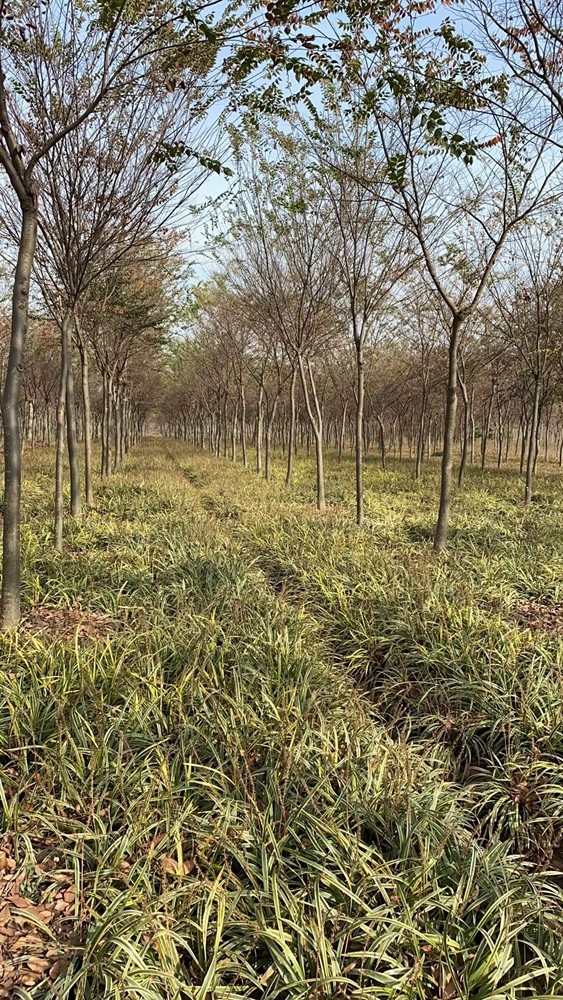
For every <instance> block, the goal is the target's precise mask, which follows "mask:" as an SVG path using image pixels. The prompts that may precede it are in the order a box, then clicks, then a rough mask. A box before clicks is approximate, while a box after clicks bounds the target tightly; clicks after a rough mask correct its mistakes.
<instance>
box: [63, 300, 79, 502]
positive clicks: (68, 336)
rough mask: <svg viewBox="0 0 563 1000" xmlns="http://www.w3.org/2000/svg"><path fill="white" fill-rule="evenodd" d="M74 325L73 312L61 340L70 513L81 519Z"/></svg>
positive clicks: (67, 315) (69, 314) (67, 317)
mask: <svg viewBox="0 0 563 1000" xmlns="http://www.w3.org/2000/svg"><path fill="white" fill-rule="evenodd" d="M73 323H74V316H73V314H72V313H71V312H68V313H66V315H65V316H64V317H63V319H62V323H61V340H62V354H63V358H64V359H65V368H66V388H65V394H66V398H65V410H66V440H67V448H68V462H69V468H70V513H71V516H72V517H79V516H80V513H81V510H82V500H81V496H80V465H79V462H78V448H77V446H76V408H75V405H74V372H73V366H72V327H73Z"/></svg>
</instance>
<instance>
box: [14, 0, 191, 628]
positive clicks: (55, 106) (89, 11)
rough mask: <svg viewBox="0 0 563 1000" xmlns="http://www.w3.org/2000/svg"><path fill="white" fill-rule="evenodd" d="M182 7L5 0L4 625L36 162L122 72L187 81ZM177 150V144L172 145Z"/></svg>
mask: <svg viewBox="0 0 563 1000" xmlns="http://www.w3.org/2000/svg"><path fill="white" fill-rule="evenodd" d="M186 13H187V12H186V11H185V10H183V5H181V4H180V5H175V4H173V3H171V4H170V5H167V4H166V3H163V4H162V5H159V7H158V10H157V11H156V16H154V15H153V16H151V14H150V10H149V7H148V6H145V5H144V4H141V5H137V6H135V7H133V6H132V5H131V4H129V3H127V2H125V0H124V2H121V3H118V4H113V3H111V4H110V3H102V4H100V5H98V4H91V5H90V4H87V5H84V6H80V7H79V6H78V5H76V4H75V3H73V2H72V0H44V2H43V3H36V2H35V0H23V2H22V3H21V4H18V5H17V7H16V6H15V5H13V4H11V3H9V2H8V0H2V2H1V3H0V43H1V49H0V167H1V168H2V170H3V171H4V173H5V176H6V178H7V181H8V183H9V186H10V188H11V190H12V192H13V195H14V197H15V199H16V201H17V204H18V206H19V212H20V226H19V234H20V235H19V240H18V253H17V263H16V268H15V274H14V283H13V295H12V324H11V338H10V353H9V359H8V366H7V371H6V376H5V379H4V386H3V393H2V422H3V428H4V525H3V556H2V565H3V572H2V607H1V618H2V625H3V626H4V627H9V626H12V625H16V624H17V622H18V620H19V617H20V572H21V571H20V558H21V556H20V506H21V448H20V429H19V422H18V410H19V402H20V389H21V381H22V373H23V357H24V350H25V343H26V335H27V324H28V311H29V296H30V282H31V274H32V268H33V261H34V257H35V249H36V245H37V229H38V218H39V201H40V184H39V180H38V167H39V165H40V164H41V163H42V161H43V160H44V159H45V158H46V157H47V156H48V155H49V154H53V151H54V150H56V148H57V147H58V146H59V145H60V143H61V142H63V141H64V140H65V138H66V137H67V136H69V135H70V134H71V133H72V132H74V131H75V130H76V129H77V128H79V127H80V126H81V125H82V124H83V123H84V122H86V121H88V120H89V119H91V118H92V116H94V115H100V116H103V115H106V114H109V112H110V107H111V104H112V102H113V101H115V100H119V99H120V98H121V89H120V88H121V86H122V84H123V80H124V77H125V76H127V77H129V78H130V76H131V75H133V77H134V78H135V79H137V80H139V81H142V80H148V79H150V80H152V82H153V85H156V86H158V85H160V83H162V84H164V82H165V80H166V79H167V78H168V79H169V77H170V71H171V69H172V68H173V69H174V73H175V76H176V78H177V79H180V80H181V76H182V70H183V67H184V65H185V63H186V58H187V57H188V56H189V55H191V54H192V53H193V51H194V47H195V43H196V42H200V41H201V33H200V25H201V20H200V18H201V16H202V13H201V12H200V18H196V19H195V21H194V19H193V18H192V21H191V24H190V23H189V21H186V19H185V16H184V15H185V14H186ZM173 152H174V151H173Z"/></svg>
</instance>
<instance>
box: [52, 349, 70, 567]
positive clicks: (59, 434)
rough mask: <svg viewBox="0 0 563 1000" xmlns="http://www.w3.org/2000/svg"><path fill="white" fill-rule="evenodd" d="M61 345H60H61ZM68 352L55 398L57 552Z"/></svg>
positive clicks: (60, 543)
mask: <svg viewBox="0 0 563 1000" xmlns="http://www.w3.org/2000/svg"><path fill="white" fill-rule="evenodd" d="M61 346H62V345H61ZM67 368H68V353H67V351H65V350H61V378H60V382H59V398H58V400H57V431H56V438H55V525H54V546H55V549H56V550H57V552H62V551H63V520H64V497H63V463H64V433H65V409H66V399H67V386H68V371H67Z"/></svg>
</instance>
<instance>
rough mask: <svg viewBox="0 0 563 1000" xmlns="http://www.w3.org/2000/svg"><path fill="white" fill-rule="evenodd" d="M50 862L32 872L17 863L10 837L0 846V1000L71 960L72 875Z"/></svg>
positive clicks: (45, 977) (6, 999) (43, 979)
mask: <svg viewBox="0 0 563 1000" xmlns="http://www.w3.org/2000/svg"><path fill="white" fill-rule="evenodd" d="M54 863H55V865H56V861H55V862H54ZM52 865H53V862H52V861H51V862H49V861H47V862H46V863H44V864H36V865H34V866H33V869H32V870H31V871H30V870H29V869H25V868H23V867H22V866H20V865H18V863H17V862H16V860H15V858H14V857H13V852H12V844H11V842H10V841H9V840H7V841H5V842H4V843H3V844H2V845H1V846H0V998H1V1000H10V998H13V996H14V991H15V989H16V988H17V987H19V988H20V989H31V988H33V987H34V986H37V985H38V984H39V983H41V982H49V981H51V982H52V981H54V980H55V979H57V978H58V976H60V975H61V973H64V972H65V970H66V969H67V968H68V966H69V964H70V962H71V961H72V955H73V952H74V950H75V947H74V946H73V944H72V931H73V929H74V927H75V909H76V893H75V890H74V888H73V885H72V884H71V879H72V875H71V873H69V874H68V875H66V874H64V873H61V872H57V871H54V870H52ZM32 886H33V889H32V891H31V887H32ZM31 896H33V898H30V897H31Z"/></svg>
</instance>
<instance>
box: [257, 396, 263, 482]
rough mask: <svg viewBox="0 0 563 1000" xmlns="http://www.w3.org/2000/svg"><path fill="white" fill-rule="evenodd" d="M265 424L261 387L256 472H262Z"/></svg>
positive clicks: (258, 407)
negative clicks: (263, 430)
mask: <svg viewBox="0 0 563 1000" xmlns="http://www.w3.org/2000/svg"><path fill="white" fill-rule="evenodd" d="M263 423H264V390H263V388H262V386H260V391H259V393H258V406H257V409H256V472H257V473H258V475H260V473H261V472H262V427H263Z"/></svg>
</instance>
